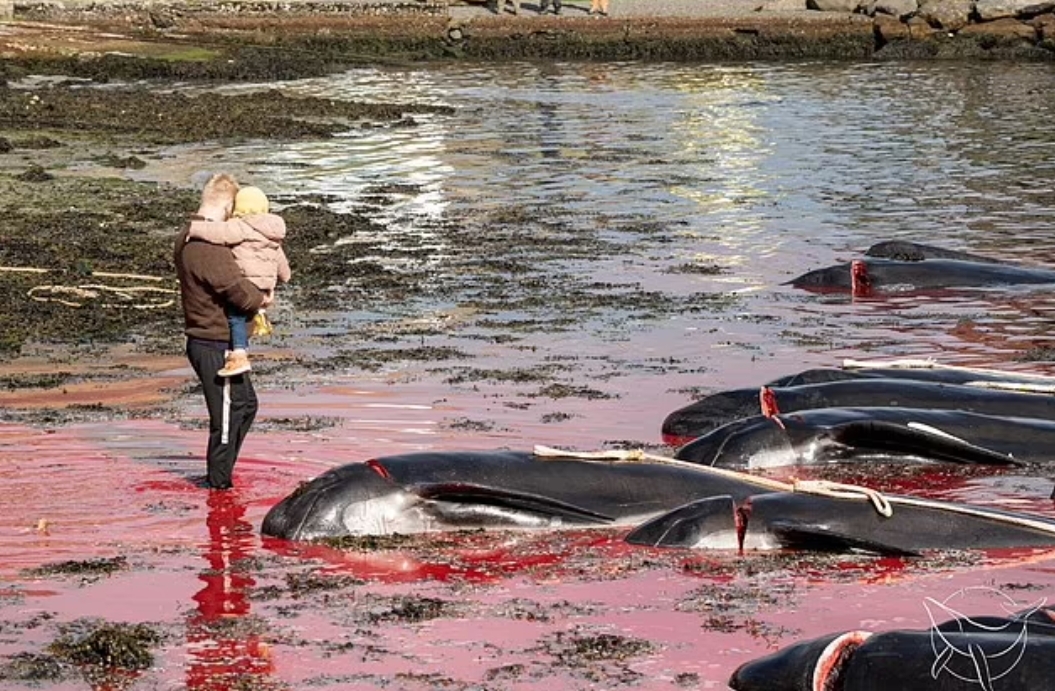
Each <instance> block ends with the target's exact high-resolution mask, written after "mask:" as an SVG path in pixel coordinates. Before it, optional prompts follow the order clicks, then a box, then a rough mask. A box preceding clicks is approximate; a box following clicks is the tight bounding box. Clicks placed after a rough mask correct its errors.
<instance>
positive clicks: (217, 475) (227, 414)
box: [174, 173, 268, 490]
mask: <svg viewBox="0 0 1055 691" xmlns="http://www.w3.org/2000/svg"><path fill="white" fill-rule="evenodd" d="M237 193H238V183H237V182H235V180H234V178H232V177H231V176H230V175H226V174H222V173H221V174H218V175H213V176H212V177H211V178H209V180H208V182H206V183H205V188H204V189H203V190H202V193H201V206H200V207H199V208H198V213H197V214H195V215H194V216H192V217H191V220H213V221H223V220H225V219H226V218H227V217H228V216H229V215H230V214H231V210H232V209H233V208H234V199H235V195H236V194H237ZM188 226H189V223H188ZM187 230H188V229H187V228H184V229H183V231H182V232H180V234H179V235H178V236H177V237H176V248H175V255H174V259H175V262H176V274H177V275H178V276H179V282H180V297H181V299H182V302H183V320H184V324H185V328H184V333H186V335H187V359H188V360H190V364H191V366H192V367H193V368H194V372H195V373H196V374H197V375H198V379H199V380H200V381H201V385H202V392H203V393H204V394H205V405H206V407H207V408H208V410H209V445H208V448H207V451H206V456H205V459H206V467H207V470H208V474H207V484H208V486H209V487H210V488H211V489H217V490H223V489H230V488H231V486H232V483H231V476H232V473H233V471H234V464H235V461H237V460H238V452H239V451H240V450H241V448H242V442H243V441H244V440H245V435H246V434H248V432H249V428H250V427H251V426H252V424H253V420H254V418H256V411H257V405H258V404H257V398H256V392H255V391H254V390H253V384H252V382H250V380H249V374H248V373H246V374H241V375H237V376H234V377H227V378H222V377H220V376H218V374H217V372H219V371H220V369H221V368H223V366H224V356H225V351H226V350H227V345H228V343H229V339H230V331H229V330H228V326H227V316H226V315H225V313H224V305H226V304H230V305H233V306H234V307H237V308H238V309H240V310H242V311H244V312H248V313H252V312H256V311H257V310H258V309H260V308H261V307H266V306H267V305H266V303H267V302H268V300H267V299H266V296H265V294H264V293H262V292H261V291H260V289H259V288H257V287H256V286H255V285H253V284H252V283H251V282H250V281H248V280H247V279H246V278H245V277H244V276H242V272H241V270H240V269H239V268H238V265H237V264H236V263H235V260H234V254H232V252H231V249H230V248H229V247H224V246H223V245H214V244H211V243H208V242H203V241H200V240H190V241H189V242H188V240H187Z"/></svg>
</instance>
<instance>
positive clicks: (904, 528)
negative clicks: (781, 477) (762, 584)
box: [626, 482, 1055, 556]
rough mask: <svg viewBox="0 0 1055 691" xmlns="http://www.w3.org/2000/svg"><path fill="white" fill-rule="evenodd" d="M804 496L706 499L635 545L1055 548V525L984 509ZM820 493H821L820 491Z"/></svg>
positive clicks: (908, 550) (858, 494) (646, 527)
mask: <svg viewBox="0 0 1055 691" xmlns="http://www.w3.org/2000/svg"><path fill="white" fill-rule="evenodd" d="M797 487H798V491H790V492H788V491H784V492H770V493H766V494H758V495H754V496H751V497H748V498H747V499H744V500H736V499H734V498H733V497H731V496H726V497H719V496H715V497H707V498H702V499H700V500H698V501H695V502H691V503H689V504H686V505H684V506H680V507H678V508H676V509H674V510H672V511H670V512H668V513H665V514H663V515H661V516H657V517H656V518H653V519H651V520H649V521H647V522H645V523H643V524H641V525H640V526H638V527H637V528H635V529H634V530H633V531H632V532H631V533H630V534H629V535H627V537H626V541H627V542H629V543H631V544H637V545H648V546H653V547H683V548H689V549H727V550H729V549H733V550H739V551H745V550H775V549H794V550H809V551H823V552H864V553H870V554H879V555H888V556H915V555H919V554H920V553H922V552H925V551H928V550H937V549H996V548H1008V547H1016V548H1017V547H1052V546H1055V520H1053V519H1050V518H1046V517H1043V516H1034V515H1030V514H1023V513H1013V512H1008V511H1001V510H998V509H991V508H988V507H982V506H972V505H966V504H956V503H951V502H941V501H934V500H929V499H919V498H916V497H906V496H897V495H879V494H877V493H874V492H869V491H868V490H862V488H856V487H855V488H853V489H843V488H841V486H839V485H830V484H828V483H823V482H821V483H816V485H813V484H812V483H800V485H798V486H797ZM814 490H816V491H814Z"/></svg>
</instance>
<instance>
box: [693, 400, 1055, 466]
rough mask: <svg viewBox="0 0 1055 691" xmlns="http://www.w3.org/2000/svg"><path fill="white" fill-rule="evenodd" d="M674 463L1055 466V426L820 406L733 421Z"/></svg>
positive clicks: (955, 413)
mask: <svg viewBox="0 0 1055 691" xmlns="http://www.w3.org/2000/svg"><path fill="white" fill-rule="evenodd" d="M674 457H675V458H676V459H680V460H683V461H690V462H693V463H700V464H704V465H713V466H720V467H723V468H735V469H747V468H767V467H779V466H788V465H813V464H824V463H838V462H856V461H869V460H873V459H875V458H877V457H881V458H884V459H887V460H893V459H894V458H898V459H902V460H913V461H932V462H938V461H941V462H951V463H970V464H981V465H995V466H1016V465H1026V464H1050V463H1052V462H1053V461H1055V421H1051V420H1042V419H1037V418H1023V417H1013V416H996V415H983V414H980V413H972V412H967V411H962V410H937V409H927V408H899V407H856V408H813V409H809V410H800V411H798V412H794V413H788V414H780V415H774V416H771V417H770V416H765V415H756V416H752V417H749V418H743V419H740V420H736V421H734V422H730V423H727V424H725V425H723V426H721V427H718V428H717V429H714V430H712V431H710V432H708V433H707V434H705V435H703V436H702V437H699V438H697V439H695V440H693V441H691V442H689V443H688V444H686V445H684V446H682V447H681V448H679V449H678V450H677V451H676V452H675V454H674Z"/></svg>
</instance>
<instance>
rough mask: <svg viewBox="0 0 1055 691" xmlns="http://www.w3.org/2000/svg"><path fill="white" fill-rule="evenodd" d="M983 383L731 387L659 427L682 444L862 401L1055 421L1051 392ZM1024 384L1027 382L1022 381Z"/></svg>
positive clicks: (876, 381)
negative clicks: (752, 420)
mask: <svg viewBox="0 0 1055 691" xmlns="http://www.w3.org/2000/svg"><path fill="white" fill-rule="evenodd" d="M984 384H985V382H972V383H971V385H967V384H946V383H940V382H929V381H921V380H914V379H895V378H869V379H847V380H841V381H830V382H822V383H816V384H803V385H800V386H783V387H782V386H763V387H761V388H758V387H754V388H742V389H730V390H726V391H719V392H717V393H714V394H711V395H709V396H705V397H704V398H701V399H700V400H698V401H695V402H693V403H690V404H689V405H686V406H683V407H681V408H678V409H677V410H675V411H673V412H671V413H670V414H668V415H667V416H666V417H665V418H664V420H663V423H662V425H661V429H660V432H661V436H662V439H663V442H664V443H666V444H669V445H671V446H680V445H683V444H686V443H689V442H690V441H691V440H693V439H695V438H697V437H701V436H703V435H705V434H707V433H708V432H710V431H712V430H714V429H717V428H718V427H721V426H722V425H724V424H727V423H729V422H733V421H735V420H739V419H743V418H747V417H751V416H754V415H759V414H770V415H771V414H775V413H792V412H796V411H801V410H807V409H812V408H853V407H858V406H867V407H887V406H890V407H898V406H900V407H906V408H930V409H940V410H964V411H970V412H976V413H984V414H987V415H1011V416H1016V417H1027V418H1040V419H1045V420H1055V396H1053V395H1052V394H1051V393H1030V392H1029V390H1028V389H1026V391H1016V390H1014V389H1013V388H1012V387H1013V386H1014V382H1010V381H1008V382H1006V388H1005V387H999V388H996V387H994V388H987V387H985V386H984ZM1022 386H1023V387H1025V386H1026V384H1025V383H1024V382H1023V383H1022ZM1049 386H1050V384H1049Z"/></svg>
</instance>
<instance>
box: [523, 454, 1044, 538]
mask: <svg viewBox="0 0 1055 691" xmlns="http://www.w3.org/2000/svg"><path fill="white" fill-rule="evenodd" d="M533 453H534V455H535V456H538V457H539V458H542V459H543V460H547V459H558V458H576V459H582V460H587V461H603V462H609V463H610V462H618V461H630V462H641V463H661V464H664V465H672V466H676V467H679V468H687V469H692V470H695V471H697V472H701V473H708V474H713V475H717V476H720V477H729V478H734V479H739V480H743V481H746V482H751V483H757V484H758V485H760V486H762V487H766V488H768V489H772V490H773V491H776V492H800V493H802V494H816V495H819V496H827V497H833V498H836V499H855V500H860V501H869V502H871V504H872V506H873V507H875V510H876V512H877V513H879V514H880V515H882V516H884V517H886V518H890V517H891V516H893V515H894V507H895V506H898V505H900V506H915V507H920V508H928V509H940V510H942V511H948V512H950V513H955V514H959V515H963V516H976V517H979V518H988V519H997V520H1000V521H1003V522H1005V523H1008V524H1011V525H1017V526H1021V527H1025V528H1030V529H1032V530H1037V531H1040V532H1042V533H1047V534H1050V535H1055V524H1052V523H1049V522H1046V521H1043V520H1037V519H1034V518H1031V517H1029V516H1027V515H1024V514H994V513H992V510H987V509H984V508H980V507H974V506H969V505H966V504H952V503H946V502H939V501H932V500H929V499H918V498H915V497H905V496H900V495H899V496H894V497H886V496H884V495H883V494H882V493H881V492H879V491H877V490H874V489H871V488H869V487H862V486H860V485H848V484H843V483H840V482H831V481H829V480H796V481H794V482H793V483H791V484H788V483H786V482H780V481H779V480H771V479H769V478H763V477H758V476H757V475H748V474H746V473H739V472H736V471H735V470H726V469H725V468H715V467H713V466H706V465H699V464H696V463H690V462H688V461H682V460H678V459H676V458H668V457H666V456H656V455H653V454H647V453H645V452H644V451H642V450H641V449H633V450H621V449H613V450H610V451H565V450H563V449H555V448H552V447H549V446H535V448H534V452H533Z"/></svg>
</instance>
